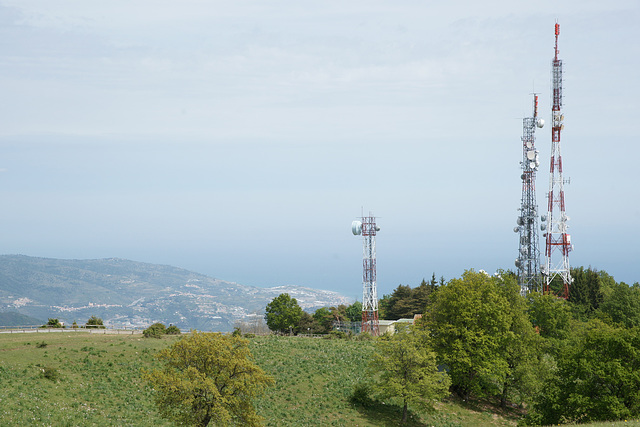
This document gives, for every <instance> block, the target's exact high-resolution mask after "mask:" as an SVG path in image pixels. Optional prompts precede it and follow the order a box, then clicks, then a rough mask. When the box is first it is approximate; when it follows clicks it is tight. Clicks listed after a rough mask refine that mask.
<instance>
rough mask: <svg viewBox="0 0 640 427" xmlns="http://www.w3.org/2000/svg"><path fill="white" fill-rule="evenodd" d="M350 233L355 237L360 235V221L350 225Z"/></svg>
mask: <svg viewBox="0 0 640 427" xmlns="http://www.w3.org/2000/svg"><path fill="white" fill-rule="evenodd" d="M351 232H352V233H353V234H354V235H355V236H358V235H359V234H362V223H361V222H360V221H353V222H352V223H351Z"/></svg>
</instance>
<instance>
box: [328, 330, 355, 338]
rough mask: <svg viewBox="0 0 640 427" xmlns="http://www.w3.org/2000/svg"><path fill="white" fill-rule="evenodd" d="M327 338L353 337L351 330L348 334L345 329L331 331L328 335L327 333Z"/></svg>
mask: <svg viewBox="0 0 640 427" xmlns="http://www.w3.org/2000/svg"><path fill="white" fill-rule="evenodd" d="M325 338H326V339H330V340H332V339H339V340H344V339H347V338H351V331H349V333H348V334H347V333H346V332H345V331H330V332H329V333H328V334H327V335H325Z"/></svg>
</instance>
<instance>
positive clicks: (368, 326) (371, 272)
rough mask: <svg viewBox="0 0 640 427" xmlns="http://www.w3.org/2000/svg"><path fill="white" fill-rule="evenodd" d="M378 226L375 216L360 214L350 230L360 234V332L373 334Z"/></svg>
mask: <svg viewBox="0 0 640 427" xmlns="http://www.w3.org/2000/svg"><path fill="white" fill-rule="evenodd" d="M379 230H380V227H378V226H377V225H376V218H375V217H374V216H373V215H371V214H369V216H364V215H363V216H362V221H353V223H352V224H351V231H352V233H353V234H354V235H360V234H362V240H363V245H362V332H368V333H370V334H372V335H373V336H378V335H379V334H380V328H379V323H378V290H377V286H376V233H377V232H378V231H379Z"/></svg>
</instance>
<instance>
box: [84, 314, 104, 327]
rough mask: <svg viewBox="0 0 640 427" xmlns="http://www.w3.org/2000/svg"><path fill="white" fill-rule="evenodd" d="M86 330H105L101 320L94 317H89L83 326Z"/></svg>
mask: <svg viewBox="0 0 640 427" xmlns="http://www.w3.org/2000/svg"><path fill="white" fill-rule="evenodd" d="M85 326H86V327H87V328H96V329H106V327H105V326H104V324H103V323H102V319H101V318H99V317H96V316H91V317H90V318H89V320H87V323H86V325H85Z"/></svg>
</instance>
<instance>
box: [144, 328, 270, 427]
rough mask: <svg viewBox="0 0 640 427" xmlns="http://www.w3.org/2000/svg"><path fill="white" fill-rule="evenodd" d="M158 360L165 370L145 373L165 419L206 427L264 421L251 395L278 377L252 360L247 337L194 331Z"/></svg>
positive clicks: (257, 392) (254, 423)
mask: <svg viewBox="0 0 640 427" xmlns="http://www.w3.org/2000/svg"><path fill="white" fill-rule="evenodd" d="M157 358H158V359H159V360H160V361H161V362H162V364H163V365H164V366H163V368H162V369H156V370H153V371H145V372H143V376H144V378H145V379H146V380H147V381H148V382H149V383H150V385H151V386H152V387H153V388H154V391H155V394H154V400H155V403H156V406H157V408H158V411H159V413H160V415H161V416H162V417H163V418H166V419H168V420H172V421H174V422H176V423H178V424H181V425H194V426H202V427H204V426H208V425H209V424H210V423H213V424H215V425H242V426H245V425H248V426H255V425H260V424H261V421H262V419H261V417H259V416H258V415H257V413H256V411H255V408H254V407H253V404H252V399H254V398H255V397H256V396H259V395H260V394H262V392H263V391H264V389H265V388H266V387H267V386H268V385H271V384H273V383H274V380H273V378H271V377H270V376H268V375H267V374H266V373H265V372H264V371H263V370H262V369H261V368H260V367H258V366H257V365H256V364H255V363H254V362H253V360H252V356H251V352H250V351H249V347H248V341H247V340H245V339H243V338H240V337H233V336H231V335H223V334H221V333H213V332H209V333H205V332H197V331H192V333H191V334H190V335H188V336H185V337H183V338H181V339H180V340H179V341H177V342H175V343H174V344H173V345H171V346H170V347H169V348H167V349H164V350H162V351H160V352H159V353H158V355H157Z"/></svg>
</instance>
